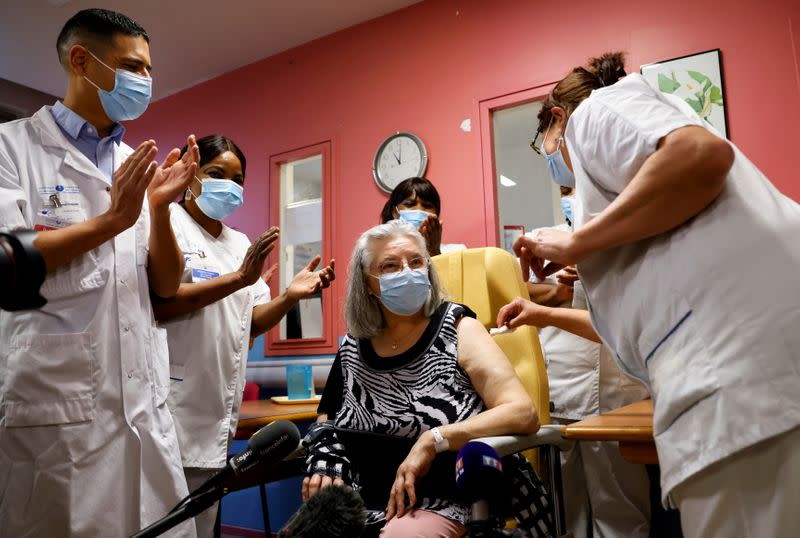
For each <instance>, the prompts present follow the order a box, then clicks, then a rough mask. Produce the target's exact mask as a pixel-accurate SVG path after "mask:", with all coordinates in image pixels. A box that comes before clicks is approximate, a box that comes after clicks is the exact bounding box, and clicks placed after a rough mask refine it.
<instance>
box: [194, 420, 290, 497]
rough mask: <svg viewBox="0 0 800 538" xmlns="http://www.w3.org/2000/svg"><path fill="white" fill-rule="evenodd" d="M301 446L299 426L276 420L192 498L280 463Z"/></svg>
mask: <svg viewBox="0 0 800 538" xmlns="http://www.w3.org/2000/svg"><path fill="white" fill-rule="evenodd" d="M299 445H300V431H299V430H298V429H297V426H295V425H294V423H293V422H292V421H290V420H276V421H275V422H273V423H271V424H268V425H266V426H264V427H263V428H261V429H260V430H258V431H257V432H256V433H254V434H253V436H252V437H250V439H248V440H247V448H246V449H244V450H242V451H241V452H239V453H238V454H236V455H235V456H234V457H232V458H231V459H230V460H228V464H227V465H226V466H225V468H224V469H223V470H222V471H220V472H218V473H217V474H215V475H214V476H212V477H211V478H209V479H208V480H206V481H205V482H204V483H203V484H202V485H200V487H199V488H197V489H196V490H195V491H193V492H192V493H191V494H190V496H195V495H197V494H199V493H203V492H205V491H207V490H209V489H211V488H217V487H220V486H222V485H224V484H225V483H226V481H228V480H229V479H230V478H232V475H234V476H236V477H238V476H242V475H243V474H245V473H247V471H249V470H250V469H251V468H253V467H254V466H255V465H257V464H259V463H276V462H279V461H281V460H282V459H283V458H285V457H286V456H288V455H289V454H291V453H292V452H293V451H294V450H295V449H296V448H297V447H298V446H299Z"/></svg>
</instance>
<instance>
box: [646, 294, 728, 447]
mask: <svg viewBox="0 0 800 538" xmlns="http://www.w3.org/2000/svg"><path fill="white" fill-rule="evenodd" d="M673 307H674V308H673V310H672V312H673V322H672V323H671V326H668V328H667V329H666V330H664V331H663V335H662V337H661V338H660V339H658V340H656V344H655V345H654V346H653V345H652V341H650V342H649V343H647V345H648V346H649V347H648V348H647V349H649V351H648V352H647V354H646V355H644V356H645V358H646V364H647V372H648V376H649V378H650V387H651V391H652V394H653V401H654V412H653V433H654V434H655V435H656V436H657V435H659V434H661V433H663V432H664V431H666V430H667V429H668V428H669V427H670V426H671V425H672V423H673V422H675V420H676V419H677V418H678V417H679V416H680V415H682V414H683V413H684V412H686V411H687V410H688V409H689V408H691V407H692V406H693V405H695V404H696V403H697V402H699V401H700V400H702V399H704V398H706V397H708V396H710V395H711V394H713V393H714V392H716V391H717V389H719V387H720V382H719V378H718V376H717V373H716V371H715V368H714V364H713V361H712V358H711V357H710V355H709V352H708V349H707V348H706V347H705V346H704V345H703V343H702V342H698V341H697V336H696V335H695V334H694V331H693V327H694V320H693V319H692V309H691V308H690V307H689V306H688V305H687V304H686V302H685V301H684V300H683V299H679V300H677V301H676V303H675V304H674V305H673ZM645 342H646V340H645ZM642 352H644V350H642Z"/></svg>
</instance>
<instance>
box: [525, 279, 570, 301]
mask: <svg viewBox="0 0 800 538" xmlns="http://www.w3.org/2000/svg"><path fill="white" fill-rule="evenodd" d="M525 286H526V287H527V288H528V295H529V296H530V298H531V301H533V302H534V303H536V304H540V305H544V306H558V305H560V304H561V303H564V302H566V301H571V300H572V287H571V286H567V285H565V284H562V283H560V282H559V283H558V284H538V283H536V282H526V283H525Z"/></svg>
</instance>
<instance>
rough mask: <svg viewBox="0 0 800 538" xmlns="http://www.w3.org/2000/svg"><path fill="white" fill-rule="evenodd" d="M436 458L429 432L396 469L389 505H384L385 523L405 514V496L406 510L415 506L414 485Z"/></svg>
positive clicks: (424, 434)
mask: <svg viewBox="0 0 800 538" xmlns="http://www.w3.org/2000/svg"><path fill="white" fill-rule="evenodd" d="M435 457H436V448H435V447H434V441H433V434H432V433H431V432H430V431H426V432H425V433H423V434H422V435H421V436H420V437H419V439H417V442H416V443H414V446H413V447H411V451H410V452H409V453H408V456H406V459H404V460H403V463H401V464H400V467H398V468H397V475H396V477H395V479H394V484H393V485H392V489H391V491H390V492H389V504H388V505H386V521H389V520H390V519H392V518H393V517H394V516H395V515H396V516H397V517H403V515H404V514H405V513H406V495H408V510H409V511H410V510H411V508H413V507H414V505H415V504H417V494H416V491H415V490H414V484H415V483H416V481H417V479H418V478H420V477H423V476H425V474H426V473H427V472H428V471H429V470H430V468H431V464H432V463H433V459H434V458H435Z"/></svg>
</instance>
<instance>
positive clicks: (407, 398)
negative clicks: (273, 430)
mask: <svg viewBox="0 0 800 538" xmlns="http://www.w3.org/2000/svg"><path fill="white" fill-rule="evenodd" d="M464 316H469V317H473V318H474V317H476V315H475V313H474V312H473V311H472V310H470V309H469V308H468V307H466V306H464V305H460V304H455V303H449V302H446V303H444V304H442V305H441V306H440V307H439V309H438V310H437V311H436V312H435V313H434V314H433V315H432V316H431V318H430V323H429V324H428V327H427V328H426V329H425V331H424V333H423V334H422V336H421V337H420V338H419V340H418V341H417V343H416V344H414V346H412V347H411V348H410V349H409V350H408V351H406V352H404V353H401V354H399V355H396V356H392V357H379V356H378V355H377V354H376V353H375V350H374V349H373V347H372V344H371V343H370V341H369V340H368V339H361V340H359V339H356V338H354V337H353V336H351V335H349V334H348V335H347V336H345V338H344V340H343V342H342V345H341V346H340V348H339V352H338V354H337V355H336V359H335V361H334V363H333V366H332V367H331V372H330V375H329V377H328V381H327V382H326V384H325V391H324V393H323V396H322V400H321V401H320V405H319V408H318V412H319V413H324V414H327V415H328V418H329V421H328V422H323V423H317V424H314V425H313V426H312V427H311V428H309V433H308V435H307V436H306V438H305V439H304V441H303V444H304V445H305V446H306V447H307V449H308V458H307V465H308V468H307V473H308V474H309V475H311V474H323V475H327V476H331V477H335V478H341V479H343V480H344V481H345V482H346V483H348V484H351V485H354V486H355V487H359V486H358V482H359V476H358V472H357V470H354V469H353V463H352V462H351V461H350V459H349V456H351V455H352V454H348V450H347V449H346V448H345V446H344V445H343V443H342V442H341V440H340V439H339V438H338V437H337V433H336V432H337V431H339V435H341V429H345V430H349V431H359V432H369V433H370V434H377V435H378V436H390V437H392V438H404V439H407V440H408V441H409V443H412V442H413V441H414V440H416V439H417V438H418V437H419V436H420V435H421V434H422V433H423V432H425V431H426V430H429V429H431V428H433V427H435V426H442V425H445V424H452V423H455V422H461V421H463V420H466V419H468V418H470V417H472V416H475V415H477V414H478V413H480V412H482V411H484V410H485V409H486V406H485V405H484V403H483V400H481V398H480V396H479V395H478V393H477V391H476V390H475V388H474V387H473V385H472V382H471V381H470V379H469V377H468V376H467V374H466V372H465V371H464V370H463V369H462V368H461V367H460V366H459V364H458V357H457V344H458V335H457V325H458V322H459V320H460V319H461V318H462V317H464ZM409 446H410V444H409ZM374 457H375V458H376V459H379V460H380V459H381V457H382V454H380V453H376V454H374ZM503 466H504V469H505V473H506V475H507V476H508V477H509V479H510V483H511V489H512V492H511V498H510V502H509V506H508V510H509V514H508V515H512V516H513V517H514V518H515V519H517V521H518V523H519V524H520V527H521V528H524V529H527V530H529V531H530V533H531V535H532V536H535V537H539V536H541V537H547V536H552V535H553V530H552V529H553V521H552V512H551V509H550V506H549V503H548V500H547V498H546V493H545V490H544V488H543V486H542V484H541V482H540V480H539V478H538V477H537V476H536V474H535V472H534V471H533V469H532V468H531V467H530V464H529V463H528V462H527V460H525V458H524V457H522V456H521V455H519V454H513V455H511V456H507V457H505V458H503ZM450 469H453V467H452V466H451V467H450V468H449V469H448V472H452V471H451V470H450ZM396 470H397V469H396V467H392V466H390V465H385V466H383V468H380V470H379V471H378V472H385V473H388V474H387V476H388V477H391V478H392V479H393V477H394V475H395V472H396ZM450 476H452V475H450ZM362 493H363V492H362ZM387 494H388V488H387ZM449 499H452V497H448V498H430V497H423V498H422V499H421V500H420V499H418V503H417V506H416V508H418V509H423V510H429V511H432V512H436V513H438V514H439V515H442V516H444V517H447V518H449V519H452V520H455V521H458V522H459V523H461V524H463V525H466V524H467V523H468V522H469V519H470V509H469V508H468V507H467V506H465V505H463V504H460V503H458V502H455V501H452V500H449ZM372 517H374V520H376V521H377V520H379V519H381V518H382V516H381V515H380V514H377V513H374V512H373V513H371V515H370V516H369V517H368V522H369V521H370V520H371V518H372Z"/></svg>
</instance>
